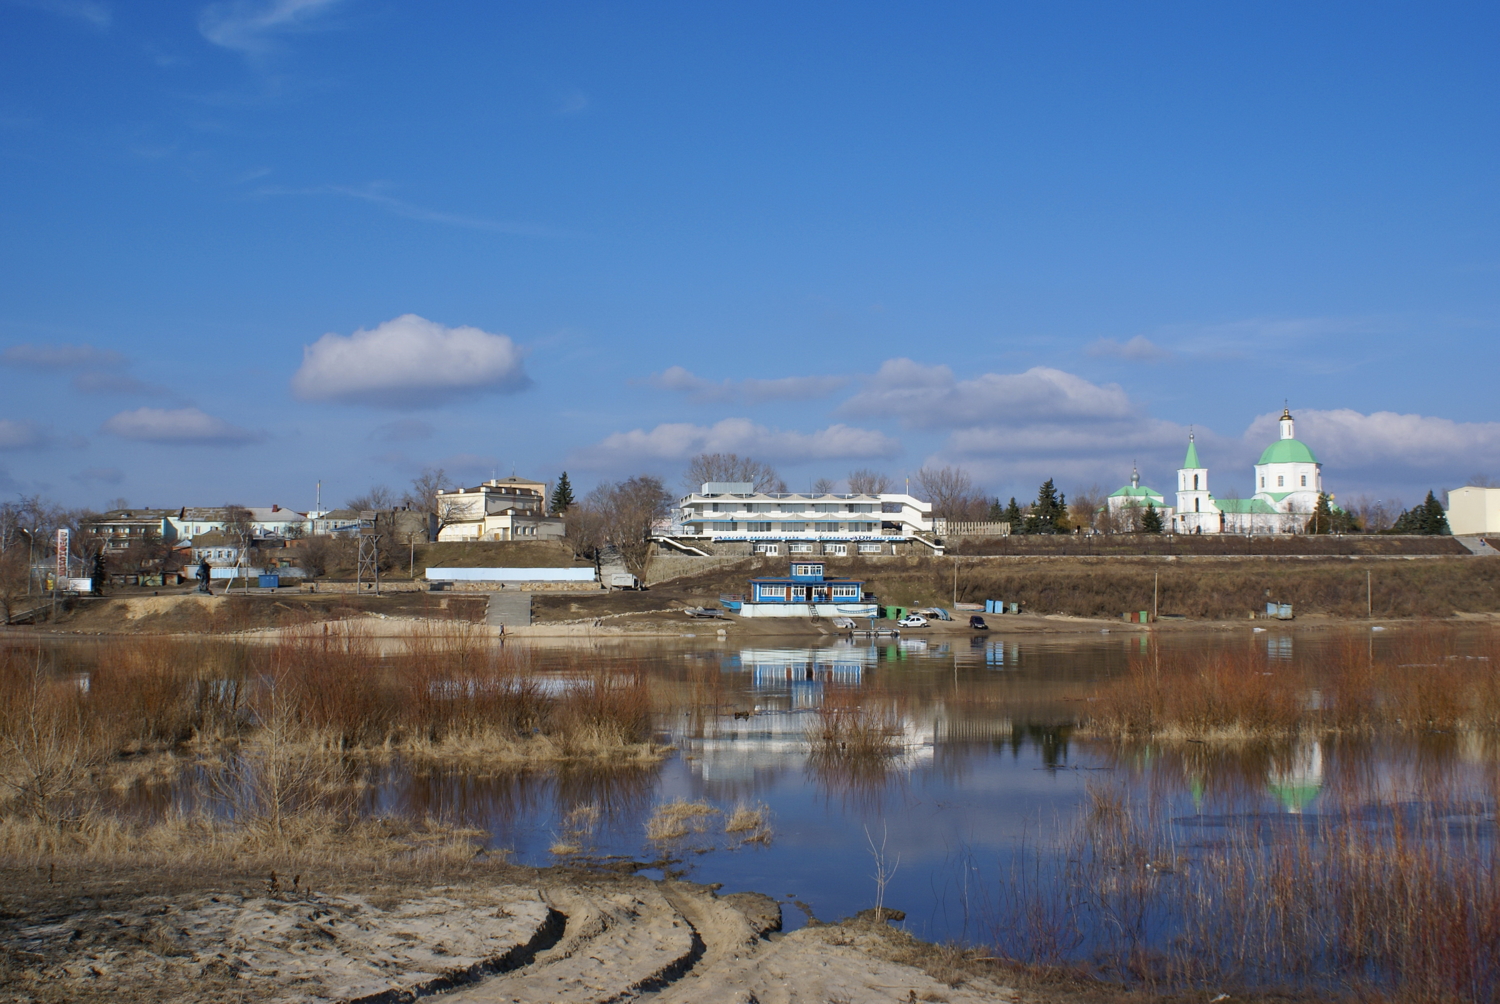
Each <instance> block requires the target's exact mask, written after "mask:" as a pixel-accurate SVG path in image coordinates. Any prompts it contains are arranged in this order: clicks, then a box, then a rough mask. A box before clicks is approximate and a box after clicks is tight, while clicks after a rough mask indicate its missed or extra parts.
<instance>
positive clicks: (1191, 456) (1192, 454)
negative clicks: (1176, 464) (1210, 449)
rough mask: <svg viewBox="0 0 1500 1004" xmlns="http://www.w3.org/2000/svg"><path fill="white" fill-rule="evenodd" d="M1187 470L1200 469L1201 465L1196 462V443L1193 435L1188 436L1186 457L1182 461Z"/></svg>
mask: <svg viewBox="0 0 1500 1004" xmlns="http://www.w3.org/2000/svg"><path fill="white" fill-rule="evenodd" d="M1182 466H1183V467H1184V468H1185V469H1187V470H1202V469H1203V465H1202V464H1200V463H1198V444H1197V443H1195V442H1193V437H1192V436H1189V437H1188V451H1187V459H1186V460H1184V461H1183V462H1182Z"/></svg>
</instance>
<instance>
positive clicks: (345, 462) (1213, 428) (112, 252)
mask: <svg viewBox="0 0 1500 1004" xmlns="http://www.w3.org/2000/svg"><path fill="white" fill-rule="evenodd" d="M1497 30H1500V10H1497V8H1495V7H1494V6H1493V5H1479V4H1474V5H1463V4H1444V5H1412V4H1406V5H1394V4H1390V5H1381V4H1369V3H1360V4H1318V5H1303V4H1291V3H1285V4H1274V3H1273V4H1255V5H1248V4H1242V5H1203V4H1194V3H1185V4H1152V3H1140V4H1129V5H1105V4H1073V5H1041V4H1014V5H1004V4H972V5H964V4H949V5H931V4H925V5H919V4H880V3H869V2H862V3H849V4H840V3H821V4H814V5H809V4H772V3H760V4H753V5H725V4H715V5H705V4H648V3H634V4H619V3H612V4H603V3H601V4H568V3H555V4H546V5H531V4H524V5H523V4H514V3H499V2H486V3H457V2H455V3H445V4H416V3H396V2H392V0H245V2H227V3H222V2H221V3H209V4H204V3H171V2H157V3H152V4H125V3H111V2H109V0H0V53H3V58H0V172H3V177H0V183H3V186H4V191H5V193H6V197H5V198H4V199H3V200H0V491H3V492H5V493H7V494H10V493H16V492H31V491H41V492H44V493H46V494H50V495H52V496H53V497H55V498H58V499H60V500H62V501H65V502H68V503H70V504H74V505H86V504H91V505H95V506H99V505H102V504H103V503H104V502H105V501H106V500H108V499H110V498H113V497H117V496H119V497H124V498H127V499H128V500H130V502H131V503H132V504H134V505H148V504H152V505H181V504H219V503H222V502H225V501H229V500H234V501H238V502H242V503H244V504H263V505H266V504H271V503H273V502H276V503H280V504H282V505H286V506H292V507H299V508H306V507H310V506H311V505H312V503H313V488H314V484H315V483H316V482H317V481H318V480H321V481H322V482H323V486H324V500H325V502H327V501H330V500H331V501H334V502H340V501H342V500H343V499H344V498H346V497H348V496H350V495H353V494H355V493H357V492H359V491H360V490H362V489H364V488H365V487H367V486H369V485H371V484H374V483H385V484H389V485H392V486H396V487H398V488H399V487H401V486H403V485H404V484H405V483H406V481H407V480H409V479H410V477H411V476H412V475H413V474H415V473H416V472H417V471H418V470H419V469H420V468H421V467H422V466H423V465H424V464H436V465H441V466H443V467H445V468H446V469H447V470H448V471H449V472H450V473H451V474H453V475H455V476H456V477H458V478H459V479H460V480H464V481H470V482H472V481H475V480H477V479H479V478H482V477H485V476H488V475H489V474H491V473H492V472H494V471H499V472H500V473H502V474H507V473H510V471H511V470H512V469H514V470H515V471H517V472H518V473H521V474H524V475H529V476H534V477H538V478H544V479H550V478H553V477H555V476H556V475H557V473H558V472H559V471H561V470H563V469H567V470H568V471H569V472H570V474H571V475H572V476H573V478H574V480H575V482H576V483H578V484H579V485H580V486H582V487H585V488H586V487H588V486H589V485H591V484H593V483H594V482H596V481H598V480H599V479H604V478H613V477H619V476H624V475H629V474H634V473H638V472H645V471H649V472H654V473H659V474H662V475H664V476H667V477H668V478H669V479H670V480H671V481H672V482H674V483H676V482H677V480H678V477H679V474H680V472H681V470H682V468H683V466H684V462H685V460H686V458H687V457H689V456H690V455H692V454H693V453H696V452H699V451H701V450H732V451H735V452H739V453H742V454H750V455H752V456H755V457H756V458H758V459H762V460H766V461H769V462H771V463H773V464H775V465H776V466H777V467H778V468H779V469H780V470H781V471H782V473H783V475H784V476H785V477H786V478H787V480H788V481H789V482H790V483H791V486H792V487H793V488H799V487H806V483H807V482H810V480H811V479H813V478H816V477H820V476H828V477H832V478H835V479H837V478H840V477H842V476H843V475H844V474H845V473H847V472H848V471H849V470H851V469H853V468H857V467H874V468H878V469H882V470H886V471H888V472H889V473H891V474H892V475H894V476H896V477H900V476H902V475H904V474H906V473H909V472H914V471H915V470H916V469H917V468H919V467H921V466H922V465H923V464H924V463H939V464H942V463H954V464H960V465H963V466H964V467H966V468H967V469H969V470H970V471H972V472H973V474H974V476H975V478H976V480H977V481H978V482H979V483H980V484H981V485H983V486H985V487H986V488H987V489H988V490H990V491H991V492H994V493H998V494H1001V495H1004V496H1009V495H1011V494H1015V495H1019V496H1022V497H1023V498H1024V497H1027V496H1029V495H1032V494H1034V492H1035V487H1036V485H1037V483H1039V482H1040V481H1041V480H1042V479H1043V478H1045V477H1048V476H1053V477H1055V478H1056V479H1057V480H1058V481H1059V483H1060V484H1061V485H1062V486H1063V487H1064V488H1065V489H1067V490H1075V489H1077V488H1079V487H1082V486H1085V485H1088V484H1090V483H1093V482H1098V483H1100V484H1103V485H1104V486H1105V487H1106V488H1111V487H1115V486H1117V485H1118V484H1120V483H1122V482H1124V481H1125V480H1126V479H1127V478H1128V476H1129V471H1130V466H1131V463H1132V461H1138V462H1139V463H1140V466H1141V470H1142V473H1143V475H1144V476H1145V477H1146V479H1147V481H1148V482H1150V483H1155V484H1157V485H1158V487H1167V486H1168V485H1169V484H1170V482H1171V479H1172V471H1173V470H1174V469H1175V467H1176V466H1177V464H1178V463H1179V462H1180V460H1181V456H1182V452H1183V447H1184V445H1185V440H1186V435H1187V431H1188V429H1189V428H1190V427H1191V428H1193V429H1195V430H1196V432H1197V435H1198V439H1199V443H1200V454H1201V455H1202V456H1203V458H1204V462H1205V463H1206V464H1208V465H1209V467H1210V469H1211V471H1212V472H1213V475H1212V476H1213V478H1214V482H1213V484H1214V486H1215V488H1216V489H1219V490H1221V491H1223V490H1226V489H1229V488H1236V489H1239V490H1240V491H1241V492H1246V493H1248V491H1249V489H1250V467H1249V465H1250V464H1251V463H1252V462H1253V460H1254V457H1255V455H1256V454H1258V452H1259V450H1260V448H1261V447H1262V446H1264V444H1265V442H1267V441H1269V439H1271V438H1273V437H1274V435H1275V430H1274V418H1275V417H1276V416H1277V415H1279V413H1280V409H1281V407H1282V402H1283V401H1287V402H1289V403H1290V405H1291V407H1292V410H1293V413H1294V414H1295V415H1296V416H1297V418H1298V422H1299V425H1298V432H1299V435H1300V437H1301V438H1303V439H1304V440H1305V441H1307V442H1308V443H1309V445H1311V446H1312V448H1313V449H1314V451H1315V452H1316V453H1317V454H1318V455H1319V459H1321V460H1323V461H1324V463H1325V483H1327V484H1328V485H1329V486H1330V487H1331V488H1332V489H1333V490H1334V491H1335V492H1336V493H1338V494H1339V496H1340V497H1341V499H1350V498H1353V497H1355V496H1357V495H1360V494H1368V495H1370V496H1372V497H1384V498H1391V497H1393V496H1399V497H1401V498H1403V499H1405V500H1406V501H1407V502H1408V503H1410V502H1412V501H1415V500H1416V499H1417V498H1418V497H1419V495H1420V494H1421V493H1422V492H1425V490H1426V489H1428V488H1429V487H1430V488H1436V489H1439V490H1441V489H1443V488H1449V487H1454V486H1456V485H1458V484H1460V483H1462V482H1463V481H1464V480H1465V479H1466V478H1467V477H1468V476H1470V475H1472V474H1487V475H1491V476H1500V415H1497V407H1496V397H1497V396H1496V394H1495V392H1494V390H1493V387H1494V385H1495V378H1496V374H1497V373H1500V349H1497V341H1496V332H1497V328H1500V227H1497V226H1496V224H1497V218H1496V217H1497V210H1500V170H1497V164H1500V158H1497V156H1496V153H1497V149H1496V148H1497V144H1500V130H1497V128H1496V127H1497V122H1496V112H1497V108H1500V101H1497V98H1500V60H1496V59H1495V57H1494V53H1495V45H1496V40H1497Z"/></svg>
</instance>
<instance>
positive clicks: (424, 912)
mask: <svg viewBox="0 0 1500 1004" xmlns="http://www.w3.org/2000/svg"><path fill="white" fill-rule="evenodd" d="M0 880H3V881H6V884H7V891H6V892H4V893H3V894H0V987H3V988H4V990H3V994H0V996H4V998H5V999H7V1000H14V1001H25V1002H38V1004H40V1002H48V1004H51V1002H61V1001H92V1000H99V1001H104V1000H108V1001H110V1002H112V1004H135V1002H139V1004H146V1002H150V1004H175V1002H179V1001H180V1002H187V1001H201V1000H215V1001H244V1002H252V1001H278V1002H294V1001H296V1002H309V1004H313V1002H331V1001H341V1002H355V1001H359V1002H367V1004H375V1002H396V1001H409V1000H415V999H417V998H421V997H428V996H434V995H436V996H435V999H436V1000H450V1001H454V1002H465V1004H491V1002H495V1004H603V1002H606V1001H627V1000H636V999H652V1000H659V1001H662V1002H664V1004H689V1002H700V1001H701V1002H710V1001H712V1002H718V1001H724V1002H740V1004H750V1002H757V1004H795V1002H808V1004H814V1002H815V1004H826V1002H829V1001H848V1002H851V1004H853V1002H859V1004H865V1002H871V1004H873V1002H889V1004H897V1002H910V1001H948V1002H952V1004H980V1002H985V1004H990V1002H998V1001H1007V1002H1008V1001H1017V1000H1020V999H1021V997H1020V996H1019V995H1018V994H1017V993H1016V992H1015V991H1012V990H1008V989H1005V988H1003V987H1000V986H997V985H995V984H993V983H990V982H988V981H987V980H986V979H984V978H982V977H979V976H974V975H973V974H970V975H968V976H967V977H966V978H964V979H962V980H960V979H958V978H956V977H954V976H951V975H948V980H949V981H948V982H941V981H939V980H938V979H935V978H934V977H933V976H932V975H930V974H929V973H927V972H924V971H923V970H922V969H919V968H915V967H914V966H911V965H906V964H903V963H902V962H901V961H894V960H896V959H898V958H900V957H901V953H903V952H905V953H907V954H908V955H909V954H910V946H911V945H913V944H917V943H915V942H912V941H911V939H908V938H906V937H905V936H904V935H902V934H900V933H899V932H898V931H895V930H894V929H892V928H890V927H888V926H886V925H883V924H878V923H874V922H871V921H868V920H856V921H850V922H846V923H844V924H838V925H819V926H810V927H807V928H803V929H802V930H799V931H796V932H793V933H791V934H786V935H783V934H781V933H780V929H781V910H780V907H779V906H778V905H777V904H776V902H775V901H774V900H772V899H770V898H769V897H767V896H762V895H760V894H756V893H740V894H734V895H728V896H719V895H718V894H717V892H716V891H715V889H714V888H712V887H706V886H700V885H695V884H692V883H686V882H671V881H668V882H655V881H651V880H649V879H646V878H642V877H639V876H632V875H624V876H621V875H611V874H603V875H592V874H586V873H579V872H576V871H561V870H542V871H531V870H524V869H514V870H512V871H510V872H507V873H502V874H496V875H487V876H479V875H476V876H473V877H471V878H469V879H467V880H454V879H453V878H452V877H450V878H449V879H448V880H446V881H437V882H434V881H422V882H419V881H407V882H393V881H391V880H378V879H376V880H372V881H367V882H361V883H354V884H353V885H351V886H350V887H349V888H340V889H338V890H337V891H321V890H317V889H312V888H308V886H307V885H306V884H305V883H304V882H302V880H301V876H297V875H293V876H276V875H274V874H273V875H271V876H267V877H263V878H259V879H249V878H247V877H244V876H239V877H234V878H229V877H225V876H217V877H214V876H176V877H172V876H166V877H163V876H160V875H156V874H152V875H150V876H142V875H139V874H137V875H126V876H123V877H117V878H114V879H104V878H89V877H88V876H84V875H78V874H70V875H67V876H64V877H63V878H62V879H60V880H58V881H56V882H55V883H54V882H53V881H52V876H51V874H50V873H48V874H47V876H46V878H45V879H43V878H39V877H38V873H37V872H36V871H34V870H27V871H26V872H23V873H20V874H18V873H17V872H15V871H11V872H9V873H8V874H0ZM148 884H155V885H156V888H154V889H149V888H145V886H146V885H148ZM346 884H347V883H346ZM944 975H947V974H944Z"/></svg>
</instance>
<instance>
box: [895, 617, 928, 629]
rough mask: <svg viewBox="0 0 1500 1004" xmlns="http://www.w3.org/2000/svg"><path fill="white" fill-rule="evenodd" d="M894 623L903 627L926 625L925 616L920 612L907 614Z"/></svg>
mask: <svg viewBox="0 0 1500 1004" xmlns="http://www.w3.org/2000/svg"><path fill="white" fill-rule="evenodd" d="M896 623H897V624H899V625H901V626H902V627H904V628H919V627H927V626H928V625H927V618H926V617H923V616H922V615H921V614H907V615H906V616H905V617H903V618H901V619H900V620H899V621H897V622H896Z"/></svg>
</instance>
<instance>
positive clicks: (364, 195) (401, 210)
mask: <svg viewBox="0 0 1500 1004" xmlns="http://www.w3.org/2000/svg"><path fill="white" fill-rule="evenodd" d="M386 187H387V186H386V185H384V184H378V183H377V184H370V185H366V186H365V187H363V188H356V187H353V186H349V185H315V186H313V187H311V188H287V187H283V186H278V185H267V186H263V187H261V188H257V189H256V190H255V191H254V193H252V194H254V195H258V196H274V195H332V196H336V197H339V198H345V199H358V200H359V201H361V202H367V203H369V204H370V205H372V206H379V207H380V208H381V209H384V210H385V211H387V212H389V213H392V214H394V215H396V216H400V217H402V218H404V219H408V220H420V221H422V222H424V223H440V224H442V225H443V226H449V227H462V228H463V229H465V230H483V231H487V232H489V233H496V234H513V235H515V236H518V237H576V236H579V235H578V234H575V233H572V232H570V231H566V230H560V229H558V228H556V227H548V226H543V225H542V224H538V223H517V222H514V221H510V220H487V219H483V218H481V217H477V216H464V215H462V214H460V213H448V212H444V211H442V210H438V209H427V208H425V207H423V206H418V205H413V204H412V203H410V202H406V201H404V200H402V199H398V198H396V197H394V196H392V195H387V194H386V193H385V191H384V189H385V188H386Z"/></svg>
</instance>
